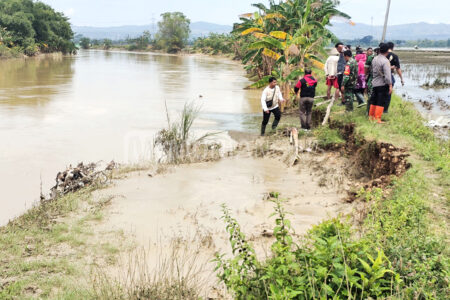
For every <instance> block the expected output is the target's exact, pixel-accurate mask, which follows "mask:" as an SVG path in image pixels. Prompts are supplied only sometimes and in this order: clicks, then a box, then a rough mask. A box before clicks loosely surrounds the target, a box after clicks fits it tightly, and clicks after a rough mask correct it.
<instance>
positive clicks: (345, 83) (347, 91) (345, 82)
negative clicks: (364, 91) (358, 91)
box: [341, 50, 358, 111]
mask: <svg viewBox="0 0 450 300" xmlns="http://www.w3.org/2000/svg"><path fill="white" fill-rule="evenodd" d="M344 58H345V61H346V62H347V64H346V65H345V71H344V78H343V79H342V87H341V92H342V93H343V94H344V103H345V110H346V111H353V99H354V98H355V88H356V83H357V80H358V64H357V63H356V60H354V59H353V57H352V51H350V50H345V51H344Z"/></svg>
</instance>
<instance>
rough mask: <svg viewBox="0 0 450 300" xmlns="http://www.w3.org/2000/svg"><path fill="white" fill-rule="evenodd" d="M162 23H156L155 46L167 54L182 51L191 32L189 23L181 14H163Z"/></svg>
mask: <svg viewBox="0 0 450 300" xmlns="http://www.w3.org/2000/svg"><path fill="white" fill-rule="evenodd" d="M161 16H162V18H163V19H162V21H160V22H158V33H157V34H156V45H157V46H158V47H159V48H161V49H164V50H165V51H167V52H169V53H176V52H179V51H180V50H181V49H183V48H184V47H185V46H186V44H187V42H188V38H189V34H190V32H191V29H190V23H191V21H190V20H189V19H188V18H187V17H186V16H185V15H184V14H183V13H181V12H173V13H164V14H162V15H161Z"/></svg>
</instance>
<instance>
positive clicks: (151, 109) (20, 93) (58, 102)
mask: <svg viewBox="0 0 450 300" xmlns="http://www.w3.org/2000/svg"><path fill="white" fill-rule="evenodd" d="M247 85H249V81H248V79H247V78H246V77H245V71H244V70H243V69H242V67H241V66H240V65H239V64H238V63H235V62H232V61H229V60H225V59H223V60H222V59H213V58H209V57H202V56H168V55H158V54H148V53H145V54H143V53H129V52H126V53H125V52H124V53H121V52H104V51H82V52H80V53H79V54H78V55H77V56H73V57H53V58H39V59H27V60H6V61H0V187H1V192H2V195H1V198H0V207H1V209H0V225H2V224H5V223H6V222H7V221H8V220H9V219H11V218H13V217H15V216H18V215H19V214H21V213H22V212H23V211H24V210H25V209H27V208H29V207H31V206H32V205H33V203H35V202H36V201H38V200H39V195H40V187H41V181H42V190H43V192H44V193H46V192H48V190H49V188H50V187H51V186H52V185H53V184H54V178H55V175H56V173H57V172H58V171H60V170H63V169H65V167H66V166H67V165H69V164H77V163H78V162H81V161H84V162H97V161H101V160H104V161H109V160H112V159H114V160H115V161H117V162H136V161H138V160H141V159H145V158H146V157H148V152H149V149H150V148H151V139H152V138H153V136H154V135H155V133H156V132H157V131H158V130H159V129H161V128H162V127H164V126H165V125H166V111H165V102H167V107H168V110H169V112H170V114H171V115H176V114H177V113H179V111H181V109H182V107H183V105H184V103H185V102H186V101H193V100H195V101H196V102H197V103H198V104H199V105H201V115H200V119H199V121H198V122H197V124H196V127H197V129H199V130H220V131H224V130H242V129H243V128H244V126H245V122H246V114H248V113H254V112H258V111H259V99H258V96H259V95H258V92H256V91H247V90H244V87H245V86H247Z"/></svg>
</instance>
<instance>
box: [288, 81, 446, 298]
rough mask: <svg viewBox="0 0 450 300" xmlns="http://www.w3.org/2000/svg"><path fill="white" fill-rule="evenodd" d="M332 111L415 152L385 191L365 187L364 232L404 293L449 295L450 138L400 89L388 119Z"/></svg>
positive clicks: (334, 134)
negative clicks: (385, 259)
mask: <svg viewBox="0 0 450 300" xmlns="http://www.w3.org/2000/svg"><path fill="white" fill-rule="evenodd" d="M319 86H320V85H319ZM332 112H333V113H332V115H331V119H332V120H335V121H340V122H341V123H344V124H345V123H354V124H355V129H356V134H357V136H358V137H361V138H363V139H366V140H367V141H378V142H387V143H392V144H393V145H395V146H397V147H403V148H406V149H407V152H408V153H409V154H410V155H411V156H410V157H409V158H408V160H409V161H410V162H411V163H412V168H411V169H409V170H408V171H407V172H406V173H405V174H404V175H403V177H401V178H397V179H395V180H394V181H393V183H392V184H391V186H389V187H388V188H387V189H385V190H383V191H380V192H377V191H376V190H375V191H374V190H372V191H365V192H363V193H362V194H363V195H362V196H363V197H362V198H365V199H366V200H367V201H369V202H370V205H369V207H370V209H369V211H368V212H367V213H368V214H367V218H366V219H365V222H364V223H363V225H362V227H361V229H360V230H361V233H360V234H361V238H362V239H363V240H364V241H365V242H366V243H368V244H369V245H371V247H372V248H374V249H376V248H379V249H383V251H384V252H385V254H386V256H387V257H388V259H389V260H390V261H391V262H392V265H393V267H394V270H395V272H397V273H398V274H400V275H401V279H402V280H403V282H404V287H403V289H402V290H401V291H400V294H399V295H400V297H401V298H405V299H445V298H449V296H450V289H449V282H450V278H449V266H450V263H449V257H450V256H449V254H450V253H449V250H447V249H450V247H449V243H448V233H447V232H448V229H449V228H448V223H447V222H448V221H447V219H448V215H447V211H448V206H449V203H450V192H449V191H450V164H449V162H450V142H449V141H443V140H441V139H439V138H437V137H436V136H435V134H434V132H433V130H432V129H430V128H428V127H426V126H425V125H424V123H425V120H424V119H423V117H421V115H420V113H419V112H418V111H417V110H416V109H415V107H414V105H413V104H412V103H410V102H406V101H404V100H403V99H402V98H401V97H399V96H397V95H393V97H392V102H391V107H390V112H389V114H386V115H384V116H383V119H384V120H385V121H386V122H387V123H386V124H376V123H373V122H370V121H369V120H368V119H367V116H366V114H365V107H363V108H359V109H358V108H355V111H354V112H352V113H345V112H344V108H343V107H339V106H336V105H335V106H334V107H333V109H332ZM299 125H300V124H299V121H295V120H294V119H293V118H292V117H291V116H289V117H288V118H284V120H283V118H282V121H281V124H280V127H283V126H289V127H290V126H296V127H297V128H298V127H299ZM313 132H314V135H315V136H316V138H317V139H318V141H319V143H320V144H321V145H322V146H327V145H331V144H334V143H342V142H343V139H342V137H341V136H340V134H339V132H338V131H336V130H333V129H330V128H328V127H317V128H316V129H314V131H313ZM380 195H382V196H381V197H380Z"/></svg>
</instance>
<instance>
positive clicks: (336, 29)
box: [329, 22, 450, 40]
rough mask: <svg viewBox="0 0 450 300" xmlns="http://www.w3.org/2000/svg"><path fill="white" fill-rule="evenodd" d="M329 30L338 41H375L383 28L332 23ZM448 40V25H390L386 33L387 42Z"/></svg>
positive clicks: (449, 35) (449, 29) (359, 24)
mask: <svg viewBox="0 0 450 300" xmlns="http://www.w3.org/2000/svg"><path fill="white" fill-rule="evenodd" d="M329 28H330V30H331V31H332V32H333V33H334V34H335V35H336V36H337V37H338V38H340V39H349V40H350V39H358V38H362V37H364V36H367V35H371V36H373V37H374V38H376V39H379V38H381V35H382V32H383V26H373V27H372V26H371V25H367V24H363V23H356V25H355V26H352V25H350V24H348V23H333V25H332V26H330V27H329ZM449 38H450V24H429V23H423V22H422V23H413V24H403V25H390V26H389V27H388V30H387V33H386V39H388V40H418V39H429V40H446V39H449Z"/></svg>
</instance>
